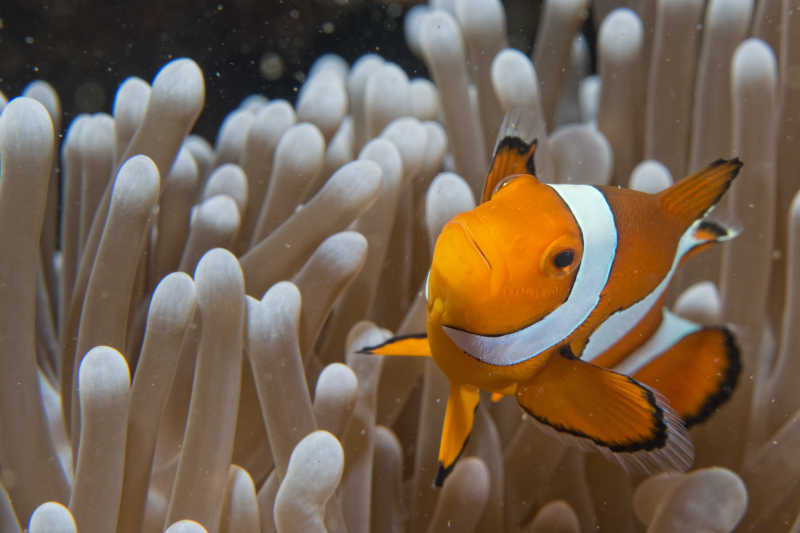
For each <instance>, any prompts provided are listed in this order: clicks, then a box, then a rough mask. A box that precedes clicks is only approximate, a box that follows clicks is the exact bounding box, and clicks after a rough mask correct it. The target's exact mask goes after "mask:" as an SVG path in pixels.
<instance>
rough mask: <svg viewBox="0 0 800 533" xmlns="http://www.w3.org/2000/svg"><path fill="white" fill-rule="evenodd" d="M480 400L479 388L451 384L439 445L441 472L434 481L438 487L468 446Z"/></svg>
mask: <svg viewBox="0 0 800 533" xmlns="http://www.w3.org/2000/svg"><path fill="white" fill-rule="evenodd" d="M480 398H481V396H480V391H479V390H478V388H477V387H474V386H472V385H458V384H455V383H452V382H451V383H450V395H449V396H448V397H447V409H446V410H445V414H444V424H443V425H442V440H441V442H440V444H439V471H438V472H437V474H436V480H435V481H434V483H435V485H436V486H437V487H441V486H442V485H443V484H444V480H445V478H446V477H447V476H448V475H449V474H450V472H452V471H453V467H454V466H455V464H456V461H457V460H458V458H459V457H460V456H461V452H463V451H464V447H465V446H466V445H467V440H468V439H469V435H470V433H472V424H473V422H474V420H475V409H476V408H477V407H478V402H479V401H480Z"/></svg>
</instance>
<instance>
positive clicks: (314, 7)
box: [0, 0, 541, 141]
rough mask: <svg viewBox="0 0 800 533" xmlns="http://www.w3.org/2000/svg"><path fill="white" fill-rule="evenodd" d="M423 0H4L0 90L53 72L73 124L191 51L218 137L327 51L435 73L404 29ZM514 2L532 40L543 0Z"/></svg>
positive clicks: (288, 91)
mask: <svg viewBox="0 0 800 533" xmlns="http://www.w3.org/2000/svg"><path fill="white" fill-rule="evenodd" d="M414 3H418V2H414V1H408V0H402V1H401V0H395V1H392V0H293V1H289V0H286V1H284V0H260V1H259V0H231V1H219V2H208V1H191V0H163V1H160V2H158V3H156V2H135V1H128V2H125V1H118V0H117V1H108V2H95V1H88V0H72V1H70V0H47V1H33V2H31V1H29V0H28V1H26V0H0V91H2V92H3V93H4V94H5V95H6V97H7V98H9V99H10V98H12V97H13V96H16V95H18V94H19V93H20V92H21V91H22V89H23V88H24V87H25V85H27V84H28V83H29V82H30V81H32V80H35V79H43V80H46V81H48V82H49V83H51V84H52V85H53V86H54V87H55V88H56V90H57V91H58V93H59V96H60V97H61V101H62V106H63V108H64V113H65V115H64V124H65V125H66V124H68V123H69V121H70V120H71V119H72V117H74V115H75V114H76V113H81V112H96V111H106V112H108V111H110V109H111V105H112V103H113V98H114V91H115V90H116V87H117V86H118V85H119V84H120V83H121V82H122V81H123V80H124V79H125V78H127V77H128V76H139V77H141V78H143V79H145V80H146V81H148V82H149V81H151V80H152V78H153V76H154V75H155V73H156V72H157V71H158V68H159V67H161V66H162V65H163V64H164V63H166V62H167V61H169V60H171V59H173V58H176V57H182V56H187V57H191V58H193V59H194V60H195V61H197V62H198V63H199V64H200V66H201V68H202V69H203V72H204V74H205V78H206V106H205V109H204V111H203V114H202V115H201V117H200V120H199V122H198V125H197V128H196V131H197V132H198V133H201V134H202V135H204V136H205V137H206V138H208V139H209V140H212V141H213V139H214V136H215V133H216V130H217V129H218V127H219V124H220V122H221V121H222V118H223V117H224V115H225V114H226V113H228V112H230V111H231V110H232V109H233V108H234V107H236V106H237V105H238V104H239V102H241V100H242V99H244V98H245V97H246V96H247V95H249V94H253V93H261V94H263V95H265V96H267V97H269V98H286V99H288V100H290V101H292V102H294V96H295V94H296V92H297V89H298V88H299V86H300V85H301V83H302V81H303V79H304V75H305V72H307V71H308V68H309V66H310V65H311V64H312V63H313V61H314V59H316V58H317V57H318V56H319V55H321V54H323V53H326V52H335V53H337V54H340V55H341V56H343V57H344V58H345V59H346V60H347V61H348V62H351V63H352V62H353V61H354V60H355V59H357V58H358V57H359V56H360V55H362V54H364V53H366V52H376V53H378V54H380V55H382V56H383V57H384V58H386V59H389V60H391V61H394V62H396V63H398V64H399V65H400V66H401V67H403V68H404V69H405V71H406V73H407V74H408V75H409V77H414V76H427V72H426V70H425V67H424V65H423V64H422V62H421V61H420V60H419V59H418V58H416V57H414V56H413V55H412V54H411V52H410V51H409V50H408V48H407V47H406V44H405V39H404V35H403V16H404V14H405V12H406V11H407V10H408V9H409V8H410V7H411V6H412V5H413V4H414ZM504 4H505V7H506V12H507V20H508V26H509V35H510V41H511V45H512V46H516V47H518V48H521V49H522V50H525V51H530V47H531V42H532V39H533V35H534V32H535V29H536V24H537V20H538V14H539V10H540V8H541V1H531V0H517V1H514V0H507V1H506V2H504ZM270 65H271V67H270ZM276 65H277V68H275V67H276Z"/></svg>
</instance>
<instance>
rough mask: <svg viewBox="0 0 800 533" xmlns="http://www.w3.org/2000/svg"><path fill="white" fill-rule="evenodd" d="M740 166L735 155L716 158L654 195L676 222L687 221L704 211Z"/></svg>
mask: <svg viewBox="0 0 800 533" xmlns="http://www.w3.org/2000/svg"><path fill="white" fill-rule="evenodd" d="M740 168H742V162H741V161H740V160H739V158H738V157H737V158H734V159H728V160H726V159H718V160H716V161H714V162H713V163H711V164H710V165H708V166H707V167H706V168H704V169H703V170H701V171H700V172H696V173H694V174H692V175H691V176H688V177H686V178H684V179H682V180H681V181H679V182H678V183H676V184H675V185H673V186H672V187H670V188H669V189H666V190H665V191H662V192H660V193H659V194H658V197H659V200H660V202H661V207H662V208H663V209H664V211H665V212H666V213H667V214H668V215H669V216H670V217H671V218H673V219H674V220H676V221H677V222H678V223H679V224H682V225H683V226H684V227H688V226H689V224H691V223H692V222H694V221H695V220H697V219H698V218H702V217H703V216H705V214H706V213H708V212H709V211H710V210H711V209H712V208H713V207H714V206H715V205H717V202H719V200H720V198H722V195H723V194H724V193H725V191H727V190H728V187H730V185H731V182H732V181H733V179H734V178H735V177H736V175H737V174H738V173H739V169H740Z"/></svg>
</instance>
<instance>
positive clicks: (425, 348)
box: [358, 333, 431, 357]
mask: <svg viewBox="0 0 800 533" xmlns="http://www.w3.org/2000/svg"><path fill="white" fill-rule="evenodd" d="M358 353H363V354H369V355H403V356H411V357H431V346H430V344H429V343H428V336H427V335H426V334H424V333H420V334H415V335H401V336H398V337H392V338H391V339H389V340H387V341H386V342H383V343H381V344H378V345H376V346H366V347H364V348H362V349H360V350H359V351H358Z"/></svg>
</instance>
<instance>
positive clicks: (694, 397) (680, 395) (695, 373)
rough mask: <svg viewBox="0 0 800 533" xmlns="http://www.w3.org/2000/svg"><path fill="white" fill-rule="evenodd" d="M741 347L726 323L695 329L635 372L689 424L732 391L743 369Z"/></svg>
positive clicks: (727, 397)
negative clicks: (665, 398) (725, 325)
mask: <svg viewBox="0 0 800 533" xmlns="http://www.w3.org/2000/svg"><path fill="white" fill-rule="evenodd" d="M741 369H742V364H741V358H740V354H739V348H738V346H737V345H736V341H735V339H734V337H733V334H732V333H731V332H730V331H729V330H728V329H727V328H725V327H722V326H714V327H702V328H700V329H698V330H697V331H694V332H692V333H690V334H688V335H686V336H685V337H683V338H682V339H680V340H679V341H678V342H676V343H675V344H674V345H673V346H670V347H669V348H668V349H667V350H665V351H664V352H662V353H660V354H658V355H657V356H656V357H655V358H653V361H652V362H651V363H650V364H648V365H647V366H645V367H644V368H642V369H641V370H639V371H637V372H636V373H635V374H633V378H634V379H636V380H637V381H640V382H642V383H645V384H646V385H649V386H651V387H653V388H655V389H658V391H659V392H660V393H661V394H663V395H664V396H666V397H667V399H668V400H669V403H670V405H672V407H673V408H674V409H675V411H676V412H677V414H678V416H680V417H681V418H682V419H683V421H684V423H685V424H686V427H691V426H693V425H695V424H698V423H700V422H703V421H704V420H706V419H707V418H708V417H709V416H710V415H711V414H712V413H713V412H714V411H715V410H716V409H717V407H719V406H720V405H722V404H723V403H725V402H726V401H727V400H728V399H729V398H730V396H731V394H733V391H734V389H735V387H736V382H737V380H738V378H739V374H740V373H741Z"/></svg>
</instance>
